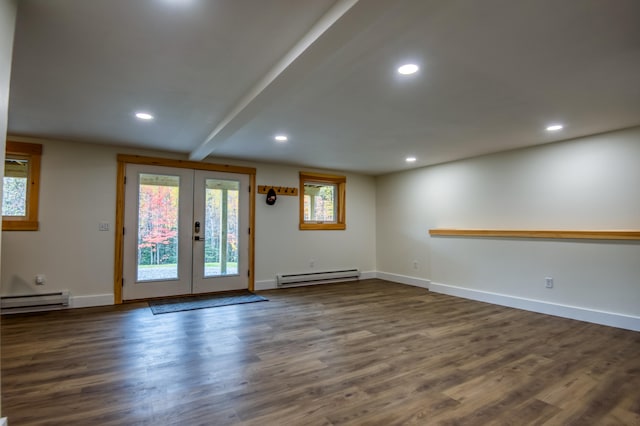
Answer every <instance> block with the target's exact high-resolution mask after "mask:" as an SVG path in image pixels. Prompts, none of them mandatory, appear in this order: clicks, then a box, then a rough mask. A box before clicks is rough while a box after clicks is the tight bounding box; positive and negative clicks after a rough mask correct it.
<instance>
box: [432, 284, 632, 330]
mask: <svg viewBox="0 0 640 426" xmlns="http://www.w3.org/2000/svg"><path fill="white" fill-rule="evenodd" d="M429 289H430V290H431V291H433V292H435V293H442V294H448V295H450V296H456V297H462V298H465V299H471V300H477V301H480V302H487V303H493V304H495V305H501V306H508V307H510V308H517V309H523V310H525V311H531V312H538V313H541V314H547V315H554V316H557V317H563V318H570V319H575V320H578V321H585V322H591V323H594V324H600V325H608V326H611V327H618V328H624V329H626V330H633V331H640V317H636V316H631V315H624V314H617V313H614V312H605V311H599V310H595V309H587V308H580V307H578V306H569V305H562V304H559V303H551V302H545V301H542V300H534V299H526V298H523V297H516V296H508V295H506V294H499V293H491V292H488V291H480V290H473V289H470V288H464V287H457V286H452V285H447V284H440V283H435V282H431V286H430V288H429Z"/></svg>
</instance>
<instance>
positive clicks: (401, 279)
mask: <svg viewBox="0 0 640 426" xmlns="http://www.w3.org/2000/svg"><path fill="white" fill-rule="evenodd" d="M376 278H380V279H381V280H386V281H392V282H394V283H400V284H407V285H412V286H414V287H421V288H426V289H427V290H429V289H430V286H431V281H429V280H427V279H424V278H417V277H408V276H406V275H398V274H390V273H388V272H380V271H378V272H377V273H376Z"/></svg>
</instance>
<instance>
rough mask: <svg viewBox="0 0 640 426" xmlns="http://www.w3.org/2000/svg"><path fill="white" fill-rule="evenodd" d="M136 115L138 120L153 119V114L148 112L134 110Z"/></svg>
mask: <svg viewBox="0 0 640 426" xmlns="http://www.w3.org/2000/svg"><path fill="white" fill-rule="evenodd" d="M136 117H137V118H139V119H140V120H153V115H151V114H149V113H148V112H136Z"/></svg>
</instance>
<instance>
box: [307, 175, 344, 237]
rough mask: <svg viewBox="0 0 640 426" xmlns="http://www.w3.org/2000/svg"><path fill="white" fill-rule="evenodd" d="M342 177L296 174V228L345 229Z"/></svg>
mask: <svg viewBox="0 0 640 426" xmlns="http://www.w3.org/2000/svg"><path fill="white" fill-rule="evenodd" d="M346 184H347V178H346V177H344V176H334V175H325V174H319V173H307V172H300V229H302V230H319V229H327V230H336V229H338V230H339V229H346V221H345V187H346Z"/></svg>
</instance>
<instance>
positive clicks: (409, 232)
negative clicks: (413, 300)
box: [376, 169, 432, 279]
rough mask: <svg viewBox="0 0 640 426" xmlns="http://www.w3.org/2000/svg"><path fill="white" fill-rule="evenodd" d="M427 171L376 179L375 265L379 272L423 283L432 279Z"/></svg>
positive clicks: (414, 171) (420, 170)
mask: <svg viewBox="0 0 640 426" xmlns="http://www.w3.org/2000/svg"><path fill="white" fill-rule="evenodd" d="M427 175H428V170H427V169H418V170H413V171H411V172H405V173H395V174H391V175H385V176H380V177H378V178H376V188H377V190H376V239H377V244H376V248H377V250H376V264H377V267H378V269H377V270H378V271H381V272H386V273H389V274H394V275H400V276H409V277H416V278H422V279H429V278H430V277H431V253H430V250H429V243H430V240H429V235H428V233H427V232H426V230H427V229H429V226H430V225H431V223H432V221H431V220H430V218H431V213H430V207H431V205H430V200H429V199H428V198H427V196H426V187H425V184H426V183H427V182H428V179H427Z"/></svg>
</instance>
